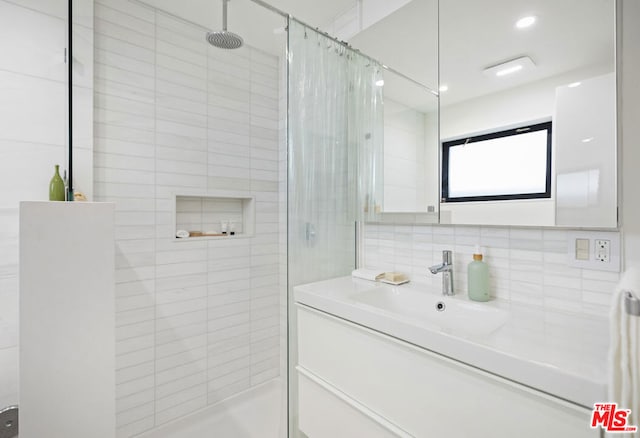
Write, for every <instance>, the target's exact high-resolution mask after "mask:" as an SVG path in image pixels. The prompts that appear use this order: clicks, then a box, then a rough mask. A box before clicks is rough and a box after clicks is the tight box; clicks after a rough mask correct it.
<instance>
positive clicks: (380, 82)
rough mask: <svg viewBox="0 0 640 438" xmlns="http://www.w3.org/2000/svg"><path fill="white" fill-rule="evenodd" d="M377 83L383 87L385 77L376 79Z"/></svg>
mask: <svg viewBox="0 0 640 438" xmlns="http://www.w3.org/2000/svg"><path fill="white" fill-rule="evenodd" d="M376 85H377V86H378V87H382V86H384V79H378V80H377V81H376Z"/></svg>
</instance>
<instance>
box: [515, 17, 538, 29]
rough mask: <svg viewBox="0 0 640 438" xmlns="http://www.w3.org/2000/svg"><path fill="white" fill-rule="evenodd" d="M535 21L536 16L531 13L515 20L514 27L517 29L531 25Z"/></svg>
mask: <svg viewBox="0 0 640 438" xmlns="http://www.w3.org/2000/svg"><path fill="white" fill-rule="evenodd" d="M535 22H536V17H535V16H533V15H530V16H528V17H522V18H521V19H519V20H518V21H516V27H517V28H518V29H525V28H527V27H529V26H533V24H534V23H535Z"/></svg>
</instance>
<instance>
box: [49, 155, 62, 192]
mask: <svg viewBox="0 0 640 438" xmlns="http://www.w3.org/2000/svg"><path fill="white" fill-rule="evenodd" d="M49 201H64V181H62V178H61V177H60V165H58V164H56V172H55V173H54V174H53V178H51V182H50V183H49Z"/></svg>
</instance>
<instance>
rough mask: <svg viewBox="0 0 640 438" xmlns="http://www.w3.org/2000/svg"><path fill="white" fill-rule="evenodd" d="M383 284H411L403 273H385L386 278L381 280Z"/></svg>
mask: <svg viewBox="0 0 640 438" xmlns="http://www.w3.org/2000/svg"><path fill="white" fill-rule="evenodd" d="M379 281H380V282H381V283H387V284H393V285H394V286H399V285H401V284H405V283H409V278H407V276H406V275H405V274H403V273H401V272H385V273H384V277H382V278H381V279H380V280H379Z"/></svg>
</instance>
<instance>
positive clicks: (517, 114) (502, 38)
mask: <svg viewBox="0 0 640 438" xmlns="http://www.w3.org/2000/svg"><path fill="white" fill-rule="evenodd" d="M614 23H615V1H613V0H563V1H560V2H559V1H553V0H526V1H524V0H522V1H521V0H516V1H513V0H490V1H485V2H477V1H474V0H448V1H445V2H440V84H441V86H444V85H446V87H447V90H446V91H442V92H441V93H440V121H441V125H440V138H441V141H442V142H446V141H447V140H450V139H455V138H461V137H468V136H472V135H474V134H476V133H479V132H491V131H498V130H500V129H503V128H504V127H508V126H517V125H527V124H531V123H534V122H536V121H539V120H552V121H553V126H554V133H553V142H552V158H553V169H552V170H553V172H552V184H551V186H552V191H551V198H549V199H548V200H518V201H514V200H503V201H495V202H484V203H473V202H470V203H446V204H442V205H441V220H442V221H443V222H448V223H468V224H495V225H542V226H545V225H562V226H597V227H615V226H616V218H615V210H616V197H617V195H616V133H615V112H616V104H615V93H616V90H615V29H614ZM461 30H463V31H461ZM585 140H586V141H585ZM479 165H480V164H479ZM578 175H581V176H580V177H578ZM585 175H587V176H588V175H597V178H596V179H597V181H595V180H594V181H592V180H593V178H591V179H589V178H587V177H586V176H585ZM596 182H597V189H595V188H594V184H596Z"/></svg>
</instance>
